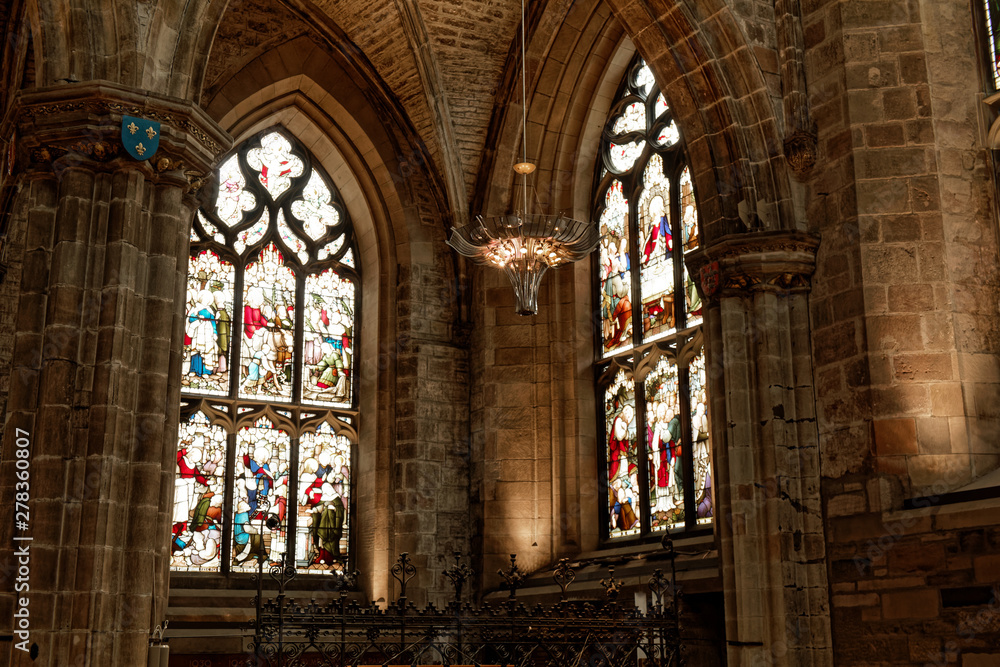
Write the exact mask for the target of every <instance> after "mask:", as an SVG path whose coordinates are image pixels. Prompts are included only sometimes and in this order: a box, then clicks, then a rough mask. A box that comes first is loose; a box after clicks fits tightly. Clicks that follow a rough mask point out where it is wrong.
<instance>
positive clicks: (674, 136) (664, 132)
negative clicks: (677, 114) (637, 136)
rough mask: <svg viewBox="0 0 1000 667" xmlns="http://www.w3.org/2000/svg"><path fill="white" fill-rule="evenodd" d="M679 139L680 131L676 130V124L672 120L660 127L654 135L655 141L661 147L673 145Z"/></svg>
mask: <svg viewBox="0 0 1000 667" xmlns="http://www.w3.org/2000/svg"><path fill="white" fill-rule="evenodd" d="M680 140H681V133H680V132H678V131H677V125H676V124H675V123H674V121H670V124H669V125H667V126H666V127H664V128H663V129H661V130H660V132H659V133H658V134H657V136H656V143H657V144H659V145H660V146H661V147H662V148H667V147H669V146H673V145H674V144H676V143H677V142H678V141H680Z"/></svg>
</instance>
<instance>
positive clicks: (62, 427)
mask: <svg viewBox="0 0 1000 667" xmlns="http://www.w3.org/2000/svg"><path fill="white" fill-rule="evenodd" d="M123 114H125V115H130V116H136V117H140V118H146V119H150V120H155V121H159V122H160V123H161V127H160V135H159V140H160V143H159V149H158V151H157V152H156V153H155V155H153V156H152V157H151V158H150V159H148V160H144V161H137V160H135V159H133V158H131V157H129V155H128V154H127V153H126V151H125V150H124V147H123V143H122V139H121V125H122V115H123ZM2 133H3V136H5V137H14V141H15V144H16V145H17V156H16V166H17V169H18V170H19V171H20V172H21V173H20V175H19V179H20V180H19V182H20V187H21V192H20V194H19V196H20V197H22V198H24V199H25V200H26V201H25V202H24V205H23V207H22V209H21V210H24V211H26V220H23V221H20V222H19V223H18V221H15V224H24V225H25V226H26V229H25V247H24V265H23V277H22V280H21V286H20V297H19V303H18V314H17V328H16V334H15V341H14V360H13V364H12V369H11V390H10V400H9V405H8V413H7V415H6V421H5V427H4V435H3V444H2V453H0V502H2V503H3V505H2V507H3V512H2V514H0V581H2V587H0V591H2V592H0V634H8V633H10V631H11V627H12V619H13V618H14V613H15V610H16V609H24V608H25V606H24V604H23V603H24V602H25V601H26V602H27V606H26V608H27V609H28V613H29V616H28V619H27V622H26V625H27V629H28V632H29V633H30V634H29V635H28V641H27V644H26V645H23V644H22V646H24V647H26V648H30V647H32V646H37V649H35V650H37V652H38V655H37V658H36V659H35V660H32V659H31V657H30V654H29V653H26V652H24V651H22V650H18V648H17V646H16V644H17V643H19V642H21V641H22V639H23V635H21V636H18V635H15V646H14V648H10V649H9V647H10V646H11V645H10V644H0V653H4V654H6V653H7V652H8V650H10V660H9V661H7V660H3V661H0V662H4V664H12V665H29V664H30V665H32V666H35V665H49V666H52V667H55V666H58V667H71V666H75V665H81V666H82V665H145V664H146V645H147V637H148V633H149V629H150V626H151V625H153V624H156V623H161V622H162V620H163V618H164V616H165V608H166V593H167V577H168V573H169V570H168V566H169V556H170V551H169V546H168V545H169V533H170V520H171V504H172V500H173V484H174V467H175V465H176V463H175V452H176V437H177V414H178V399H179V381H180V377H179V375H180V361H181V348H182V344H183V341H182V336H183V325H182V317H183V302H184V297H185V275H186V271H187V254H188V235H189V229H190V226H191V219H192V217H193V214H194V211H195V210H196V208H197V205H198V204H197V201H196V199H195V196H194V195H195V194H196V192H197V190H198V189H199V187H200V185H201V183H202V180H203V179H204V177H205V175H206V174H207V173H208V172H209V170H210V169H211V166H212V164H213V162H214V161H215V159H216V158H217V157H218V155H219V153H220V152H221V151H222V150H224V149H225V148H226V147H227V146H228V145H229V142H230V140H229V138H228V137H227V136H226V135H225V134H224V133H223V132H222V131H221V130H220V129H219V128H218V127H217V126H216V125H215V124H214V123H213V122H212V121H211V120H210V119H209V118H208V117H207V116H206V115H205V114H204V113H203V112H202V111H201V110H200V109H198V108H197V107H196V106H194V105H192V104H191V103H187V102H183V101H180V100H177V99H168V98H162V97H159V96H157V95H154V94H151V93H146V92H140V91H135V90H131V89H127V88H123V87H121V86H118V85H115V84H110V83H104V82H89V83H80V84H75V85H67V86H58V87H52V88H45V89H39V90H37V91H32V92H30V93H28V94H21V95H20V97H19V98H18V99H17V100H16V101H15V104H14V105H13V106H12V108H11V110H10V112H9V113H8V114H7V116H6V118H5V119H4V121H3V126H2ZM25 455H26V458H25ZM22 460H26V461H27V462H28V464H27V465H26V464H24V463H18V462H19V461H22ZM19 466H20V467H19ZM19 471H21V472H24V471H26V472H27V473H28V474H27V475H23V474H22V475H21V478H19V477H18V476H17V473H18V472H19ZM24 478H27V479H24ZM24 481H27V482H28V483H27V484H21V485H20V486H17V484H18V483H20V482H24ZM15 492H19V493H23V494H24V495H22V496H20V497H18V496H15ZM17 499H21V500H25V503H24V504H25V505H26V508H25V509H24V516H22V517H16V516H15V511H17V510H19V509H21V507H20V506H18V507H15V506H14V504H13V503H14V502H17ZM22 519H24V521H25V522H24V523H23V524H17V523H15V521H17V520H22ZM27 537H30V538H31V539H30V540H27V539H20V540H19V539H18V538H27ZM15 550H18V555H15ZM25 550H27V554H28V555H27V556H23V555H20V554H23V552H24V551H25ZM22 565H26V566H27V570H28V572H29V573H28V574H26V575H25V574H24V572H25V571H24V570H19V569H18V568H20V567H21V566H22ZM23 583H27V584H28V587H26V588H23V587H22V586H21V585H20V584H23ZM20 625H24V624H22V623H20V620H17V621H14V626H15V627H14V629H15V630H17V629H18V628H19V626H20ZM4 657H5V658H6V655H5V656H4Z"/></svg>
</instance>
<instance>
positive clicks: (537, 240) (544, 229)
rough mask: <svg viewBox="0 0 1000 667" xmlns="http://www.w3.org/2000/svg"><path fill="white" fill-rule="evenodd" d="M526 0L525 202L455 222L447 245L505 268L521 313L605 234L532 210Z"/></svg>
mask: <svg viewBox="0 0 1000 667" xmlns="http://www.w3.org/2000/svg"><path fill="white" fill-rule="evenodd" d="M524 17H525V13H524V0H521V96H522V99H523V104H522V107H521V133H522V134H521V146H522V149H523V151H524V157H523V161H522V162H519V163H517V164H516V165H514V171H515V172H517V174H518V175H519V176H520V177H521V188H520V189H521V190H522V195H523V196H522V197H515V200H520V201H521V202H522V203H523V207H522V208H521V209H520V210H519V211H518V210H516V211H515V212H514V213H508V214H506V215H499V216H482V215H480V216H477V217H476V220H475V222H473V223H470V224H468V225H465V226H463V227H452V229H451V237H450V238H449V239H448V245H450V246H451V247H452V248H454V249H455V250H457V251H458V252H459V253H460V254H462V255H464V256H465V257H468V258H469V259H471V260H472V261H473V262H475V263H476V264H483V265H487V266H493V267H495V268H498V269H500V270H502V271H503V272H504V273H505V274H507V277H508V278H509V279H510V282H511V284H512V285H513V286H514V294H515V296H516V297H517V314H518V315H534V314H535V313H537V312H538V287H539V285H541V282H542V276H543V275H544V274H545V271H546V270H548V268H549V267H557V266H560V265H562V264H567V263H569V262H576V261H578V260H581V259H583V258H584V257H586V256H587V255H589V254H590V253H591V252H593V250H594V248H596V247H597V244H598V243H599V242H600V240H601V235H600V234H599V233H598V231H597V226H596V225H594V224H593V223H591V222H581V221H579V220H574V219H572V218H568V217H566V216H564V215H562V214H559V215H548V214H543V213H529V212H528V180H527V179H528V174H530V173H531V172H533V171H534V170H535V165H534V164H532V163H530V162H528V158H527V141H528V133H527V126H528V120H527V114H528V98H527V95H526V84H525V69H526V65H527V61H526V60H525V41H526V35H527V30H526V23H525V18H524Z"/></svg>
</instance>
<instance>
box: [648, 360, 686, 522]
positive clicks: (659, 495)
mask: <svg viewBox="0 0 1000 667" xmlns="http://www.w3.org/2000/svg"><path fill="white" fill-rule="evenodd" d="M646 446H647V449H646V452H647V457H648V459H649V505H650V526H651V528H652V529H653V530H662V529H664V528H667V527H669V526H674V525H677V524H679V523H683V522H684V461H683V453H684V448H683V443H682V440H681V403H680V385H679V384H678V381H677V365H676V364H674V362H673V361H672V360H671V359H668V358H667V357H663V358H661V359H660V361H659V362H657V364H656V367H655V368H654V369H653V371H652V372H651V373H650V374H649V375H648V376H646Z"/></svg>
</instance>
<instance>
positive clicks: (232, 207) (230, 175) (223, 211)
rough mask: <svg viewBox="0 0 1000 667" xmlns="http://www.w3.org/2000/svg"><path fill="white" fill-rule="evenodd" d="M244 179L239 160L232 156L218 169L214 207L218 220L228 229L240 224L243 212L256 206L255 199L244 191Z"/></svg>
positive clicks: (250, 193) (245, 182)
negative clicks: (217, 190) (217, 188)
mask: <svg viewBox="0 0 1000 667" xmlns="http://www.w3.org/2000/svg"><path fill="white" fill-rule="evenodd" d="M246 184H247V181H246V177H245V176H244V175H243V172H241V171H240V164H239V158H238V157H237V156H236V155H233V156H232V157H231V158H229V159H228V160H226V161H225V162H223V163H222V166H221V167H219V194H218V197H217V198H216V202H215V207H216V211H217V212H218V215H219V219H220V220H221V221H222V222H223V224H226V225H228V226H230V227H235V226H236V225H238V224H240V221H241V220H242V219H243V213H244V212H245V211H250V210H253V208H254V207H256V206H257V198H256V197H254V195H253V193H252V192H249V191H248V190H246Z"/></svg>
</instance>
